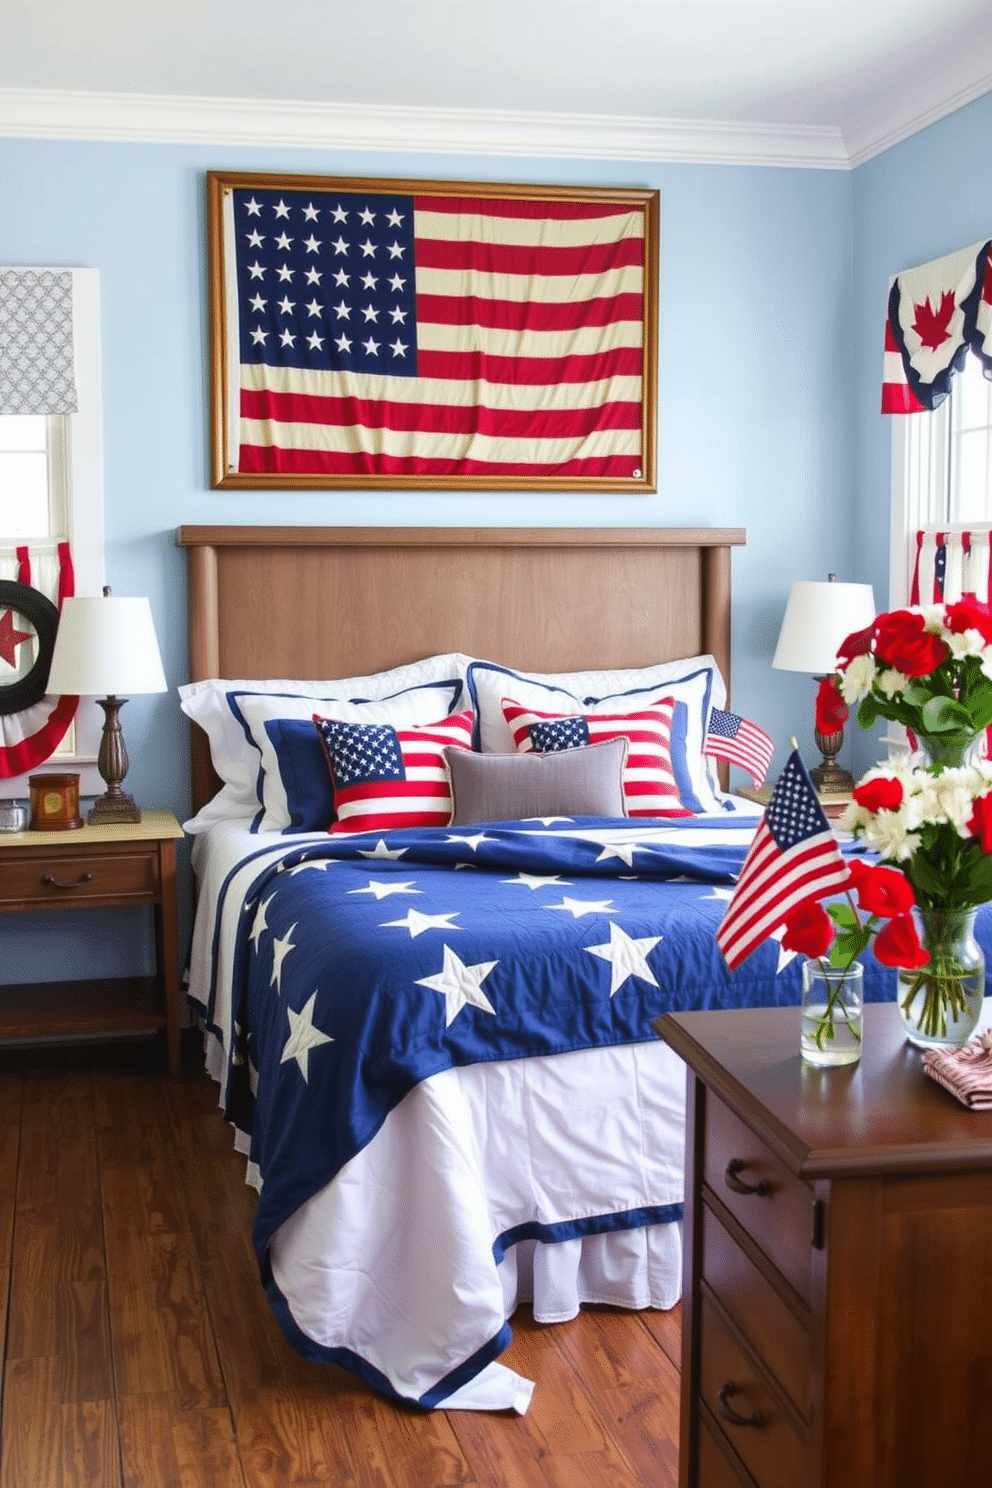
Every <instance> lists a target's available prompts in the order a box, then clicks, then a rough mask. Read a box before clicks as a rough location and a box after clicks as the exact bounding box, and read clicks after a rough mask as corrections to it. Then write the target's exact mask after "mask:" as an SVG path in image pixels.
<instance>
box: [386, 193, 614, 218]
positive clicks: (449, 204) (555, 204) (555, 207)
mask: <svg viewBox="0 0 992 1488" xmlns="http://www.w3.org/2000/svg"><path fill="white" fill-rule="evenodd" d="M413 207H414V211H416V212H450V213H451V215H452V216H453V217H463V216H464V215H465V214H466V213H468V212H477V213H478V214H479V216H480V217H520V218H532V219H533V220H534V221H538V222H544V221H547V220H548V219H551V220H552V221H555V222H578V221H594V220H596V219H598V218H601V217H626V216H628V215H629V214H630V212H631V211H632V210H634V209H633V208H632V207H631V205H630V203H629V202H583V201H552V200H544V199H541V200H535V199H533V198H531V199H529V200H523V199H518V198H515V197H501V198H499V199H497V198H496V197H492V196H415V197H414V198H413Z"/></svg>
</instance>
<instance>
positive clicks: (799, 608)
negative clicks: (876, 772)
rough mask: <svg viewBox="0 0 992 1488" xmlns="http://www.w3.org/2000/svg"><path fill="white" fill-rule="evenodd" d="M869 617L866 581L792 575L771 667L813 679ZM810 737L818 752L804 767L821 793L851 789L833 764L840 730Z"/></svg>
mask: <svg viewBox="0 0 992 1488" xmlns="http://www.w3.org/2000/svg"><path fill="white" fill-rule="evenodd" d="M874 618H875V596H874V593H873V592H872V587H871V585H870V584H839V583H838V582H837V580H836V578H835V577H834V575H833V574H829V575H828V577H827V579H826V580H825V581H822V582H821V581H817V580H810V579H797V580H796V582H795V583H794V584H793V586H792V590H791V592H790V594H789V601H788V604H787V605H786V607H785V615H784V617H783V619H782V629H781V630H780V632H779V637H778V645H777V646H776V648H775V655H774V657H773V658H772V666H773V667H777V668H778V669H779V670H780V671H786V672H809V673H811V674H812V676H813V677H814V679H815V680H816V681H817V682H819V681H821V680H822V679H823V677H826V676H829V675H830V674H831V673H832V672H834V671H836V665H837V649H838V647H839V646H840V644H841V642H842V641H844V640H845V639H846V638H847V636H849V635H851V634H852V633H853V632H854V631H856V630H864V629H865V627H866V626H868V625H870V624H871V622H872V621H873V620H874ZM813 737H814V739H815V740H816V746H817V748H818V749H819V751H820V753H821V755H822V756H823V758H822V760H821V762H820V764H819V765H817V766H816V767H815V768H814V769H812V770H810V772H809V773H810V777H811V779H812V781H813V784H814V785H815V786H816V788H817V790H818V791H819V792H820V794H821V795H827V794H835V793H840V794H843V793H845V792H849V791H852V790H853V789H854V779H853V777H852V776H851V775H850V774H849V773H848V771H847V770H842V769H841V768H840V767H839V766H838V765H837V764H836V763H835V761H836V758H837V755H838V754H839V753H840V751H841V747H842V745H843V743H844V730H843V728H839V729H838V730H837V732H836V733H833V734H821V733H820V732H819V730H818V729H816V728H814V730H813Z"/></svg>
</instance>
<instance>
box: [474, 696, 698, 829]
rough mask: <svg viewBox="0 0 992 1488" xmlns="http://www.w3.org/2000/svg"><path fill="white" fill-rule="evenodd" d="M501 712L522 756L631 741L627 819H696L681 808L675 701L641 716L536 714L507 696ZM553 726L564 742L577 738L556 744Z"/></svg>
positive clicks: (625, 785)
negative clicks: (674, 761) (673, 741)
mask: <svg viewBox="0 0 992 1488" xmlns="http://www.w3.org/2000/svg"><path fill="white" fill-rule="evenodd" d="M502 708H503V716H504V718H505V719H506V721H507V724H508V725H509V728H510V732H511V733H512V734H513V742H514V744H515V745H516V747H517V749H518V750H519V751H520V752H521V753H526V752H527V751H528V750H532V749H535V748H536V749H538V750H539V751H540V752H545V751H547V750H548V749H561V748H569V747H573V748H574V747H576V746H577V745H578V744H580V743H589V744H601V743H603V742H604V741H605V740H607V739H620V738H623V739H627V740H629V747H628V750H627V763H626V765H625V766H624V772H623V794H624V802H625V804H626V808H627V815H628V816H692V814H693V813H692V812H691V811H689V810H688V809H687V808H686V807H685V806H683V804H682V798H681V796H680V795H679V788H678V785H677V783H676V780H675V772H674V770H673V769H672V756H671V736H672V719H673V717H674V714H675V699H674V698H661V699H660V700H659V701H658V702H657V703H655V704H654V705H653V706H652V707H650V708H645V709H644V710H643V712H640V713H578V714H570V713H536V712H534V711H533V710H532V709H529V708H524V707H523V706H522V704H520V703H517V702H515V701H514V700H513V698H503V700H502ZM549 724H550V725H559V726H560V730H559V731H560V732H561V734H562V738H563V739H565V740H567V739H568V738H569V735H573V736H574V738H573V741H572V742H571V743H568V742H557V743H556V742H553V735H554V733H555V732H556V730H555V729H554V728H551V729H547V728H545V727H543V726H544V725H549ZM583 725H584V727H583ZM532 730H533V731H534V732H533V733H532ZM542 734H543V735H544V736H545V738H544V739H543V741H542V738H541V736H542ZM535 735H536V737H535Z"/></svg>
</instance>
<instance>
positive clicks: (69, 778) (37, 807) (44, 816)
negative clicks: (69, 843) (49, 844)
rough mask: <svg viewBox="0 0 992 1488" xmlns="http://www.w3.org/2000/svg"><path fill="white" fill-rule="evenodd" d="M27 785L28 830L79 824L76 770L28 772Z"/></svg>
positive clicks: (66, 828) (67, 828)
mask: <svg viewBox="0 0 992 1488" xmlns="http://www.w3.org/2000/svg"><path fill="white" fill-rule="evenodd" d="M28 785H29V786H30V787H31V831H32V832H66V831H71V830H72V829H73V828H75V827H81V826H82V825H83V819H82V817H81V816H80V814H79V776H78V774H75V775H74V774H65V775H29V776H28Z"/></svg>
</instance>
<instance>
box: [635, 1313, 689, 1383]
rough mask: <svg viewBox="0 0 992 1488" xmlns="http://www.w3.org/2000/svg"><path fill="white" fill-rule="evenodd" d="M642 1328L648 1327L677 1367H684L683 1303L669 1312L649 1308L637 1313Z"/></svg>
mask: <svg viewBox="0 0 992 1488" xmlns="http://www.w3.org/2000/svg"><path fill="white" fill-rule="evenodd" d="M637 1318H638V1321H639V1323H640V1325H641V1327H642V1328H646V1329H647V1330H648V1332H649V1333H650V1334H651V1336H652V1337H653V1338H654V1339H655V1341H656V1342H657V1343H659V1344H660V1345H661V1347H662V1349H663V1350H664V1352H665V1353H666V1354H667V1356H668V1357H669V1359H671V1361H672V1363H673V1364H674V1365H675V1367H676V1369H681V1367H682V1304H681V1302H677V1303H676V1304H675V1306H674V1307H672V1308H670V1309H669V1310H668V1312H656V1311H654V1309H652V1308H649V1309H647V1310H646V1311H645V1312H639V1313H638V1314H637Z"/></svg>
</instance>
